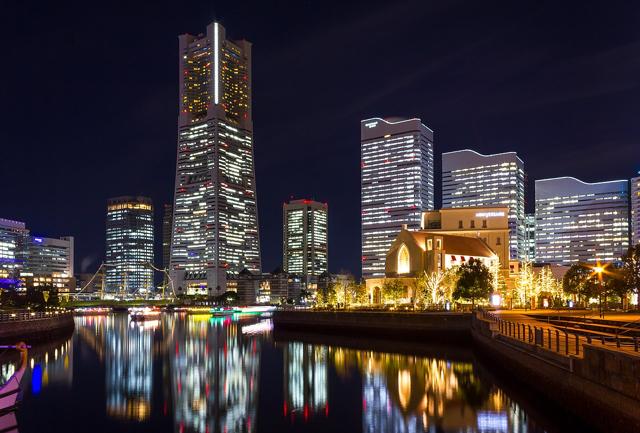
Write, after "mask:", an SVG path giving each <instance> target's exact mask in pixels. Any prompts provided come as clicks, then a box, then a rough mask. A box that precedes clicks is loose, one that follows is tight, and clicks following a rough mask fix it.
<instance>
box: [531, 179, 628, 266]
mask: <svg viewBox="0 0 640 433" xmlns="http://www.w3.org/2000/svg"><path fill="white" fill-rule="evenodd" d="M535 188H536V192H535V195H536V203H535V207H536V261H537V262H539V263H549V264H555V265H565V266H569V265H571V264H574V263H577V262H584V263H591V264H594V263H597V262H613V261H616V260H618V259H620V257H622V255H623V254H624V253H625V252H626V251H627V248H628V247H629V182H628V181H627V180H614V181H610V182H595V183H587V182H582V181H581V180H578V179H576V178H573V177H558V178H553V179H540V180H536V187H535Z"/></svg>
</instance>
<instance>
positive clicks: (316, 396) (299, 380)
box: [283, 342, 328, 421]
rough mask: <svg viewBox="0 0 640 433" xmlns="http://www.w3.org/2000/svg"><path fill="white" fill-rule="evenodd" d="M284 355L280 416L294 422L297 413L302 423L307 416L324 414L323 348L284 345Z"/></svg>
mask: <svg viewBox="0 0 640 433" xmlns="http://www.w3.org/2000/svg"><path fill="white" fill-rule="evenodd" d="M283 355H284V392H285V395H286V400H285V403H284V414H285V415H288V414H289V413H291V414H292V416H293V417H294V418H295V416H296V414H297V413H298V412H301V415H302V417H303V418H304V420H305V421H306V420H307V419H308V417H309V414H310V412H314V413H315V412H320V411H324V412H325V414H326V411H327V408H328V403H327V389H328V383H327V348H326V347H325V346H312V345H310V344H303V343H295V342H292V343H288V344H287V346H285V347H284V349H283Z"/></svg>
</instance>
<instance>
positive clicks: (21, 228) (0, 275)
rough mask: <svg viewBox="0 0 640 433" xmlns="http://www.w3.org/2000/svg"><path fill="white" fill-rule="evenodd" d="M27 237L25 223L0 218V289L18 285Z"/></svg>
mask: <svg viewBox="0 0 640 433" xmlns="http://www.w3.org/2000/svg"><path fill="white" fill-rule="evenodd" d="M28 235H29V230H27V228H26V225H25V223H23V222H21V221H13V220H9V219H5V218H0V288H15V287H18V286H19V285H20V280H19V277H20V271H21V270H22V269H23V267H24V265H25V246H26V243H27V239H28Z"/></svg>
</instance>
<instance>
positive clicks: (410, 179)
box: [360, 118, 434, 278]
mask: <svg viewBox="0 0 640 433" xmlns="http://www.w3.org/2000/svg"><path fill="white" fill-rule="evenodd" d="M360 138H361V143H360V145H361V147H360V151H361V213H362V215H361V221H362V276H363V278H380V277H383V276H384V273H385V259H386V255H387V251H388V250H389V247H390V246H391V244H392V243H393V241H394V240H395V238H396V237H397V236H398V233H400V231H401V230H402V227H403V226H405V225H406V226H407V227H408V228H409V229H414V230H417V229H419V228H420V225H421V220H422V211H425V210H432V209H433V207H434V191H433V190H434V188H433V131H432V130H431V129H429V128H428V127H427V126H425V125H424V124H423V123H422V122H421V120H420V119H387V120H385V119H381V118H372V119H367V120H363V121H361V122H360Z"/></svg>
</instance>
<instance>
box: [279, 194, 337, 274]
mask: <svg viewBox="0 0 640 433" xmlns="http://www.w3.org/2000/svg"><path fill="white" fill-rule="evenodd" d="M327 218H328V207H327V204H326V203H319V202H317V201H313V200H291V201H290V202H289V203H285V204H284V205H283V207H282V231H283V236H282V263H283V266H284V271H285V272H288V273H290V274H295V275H299V276H301V277H302V279H303V281H305V282H307V284H308V283H309V282H310V281H311V280H313V281H314V282H316V283H317V277H318V276H319V275H320V274H322V273H323V272H326V271H328V270H329V265H328V255H329V250H328V239H327Z"/></svg>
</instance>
